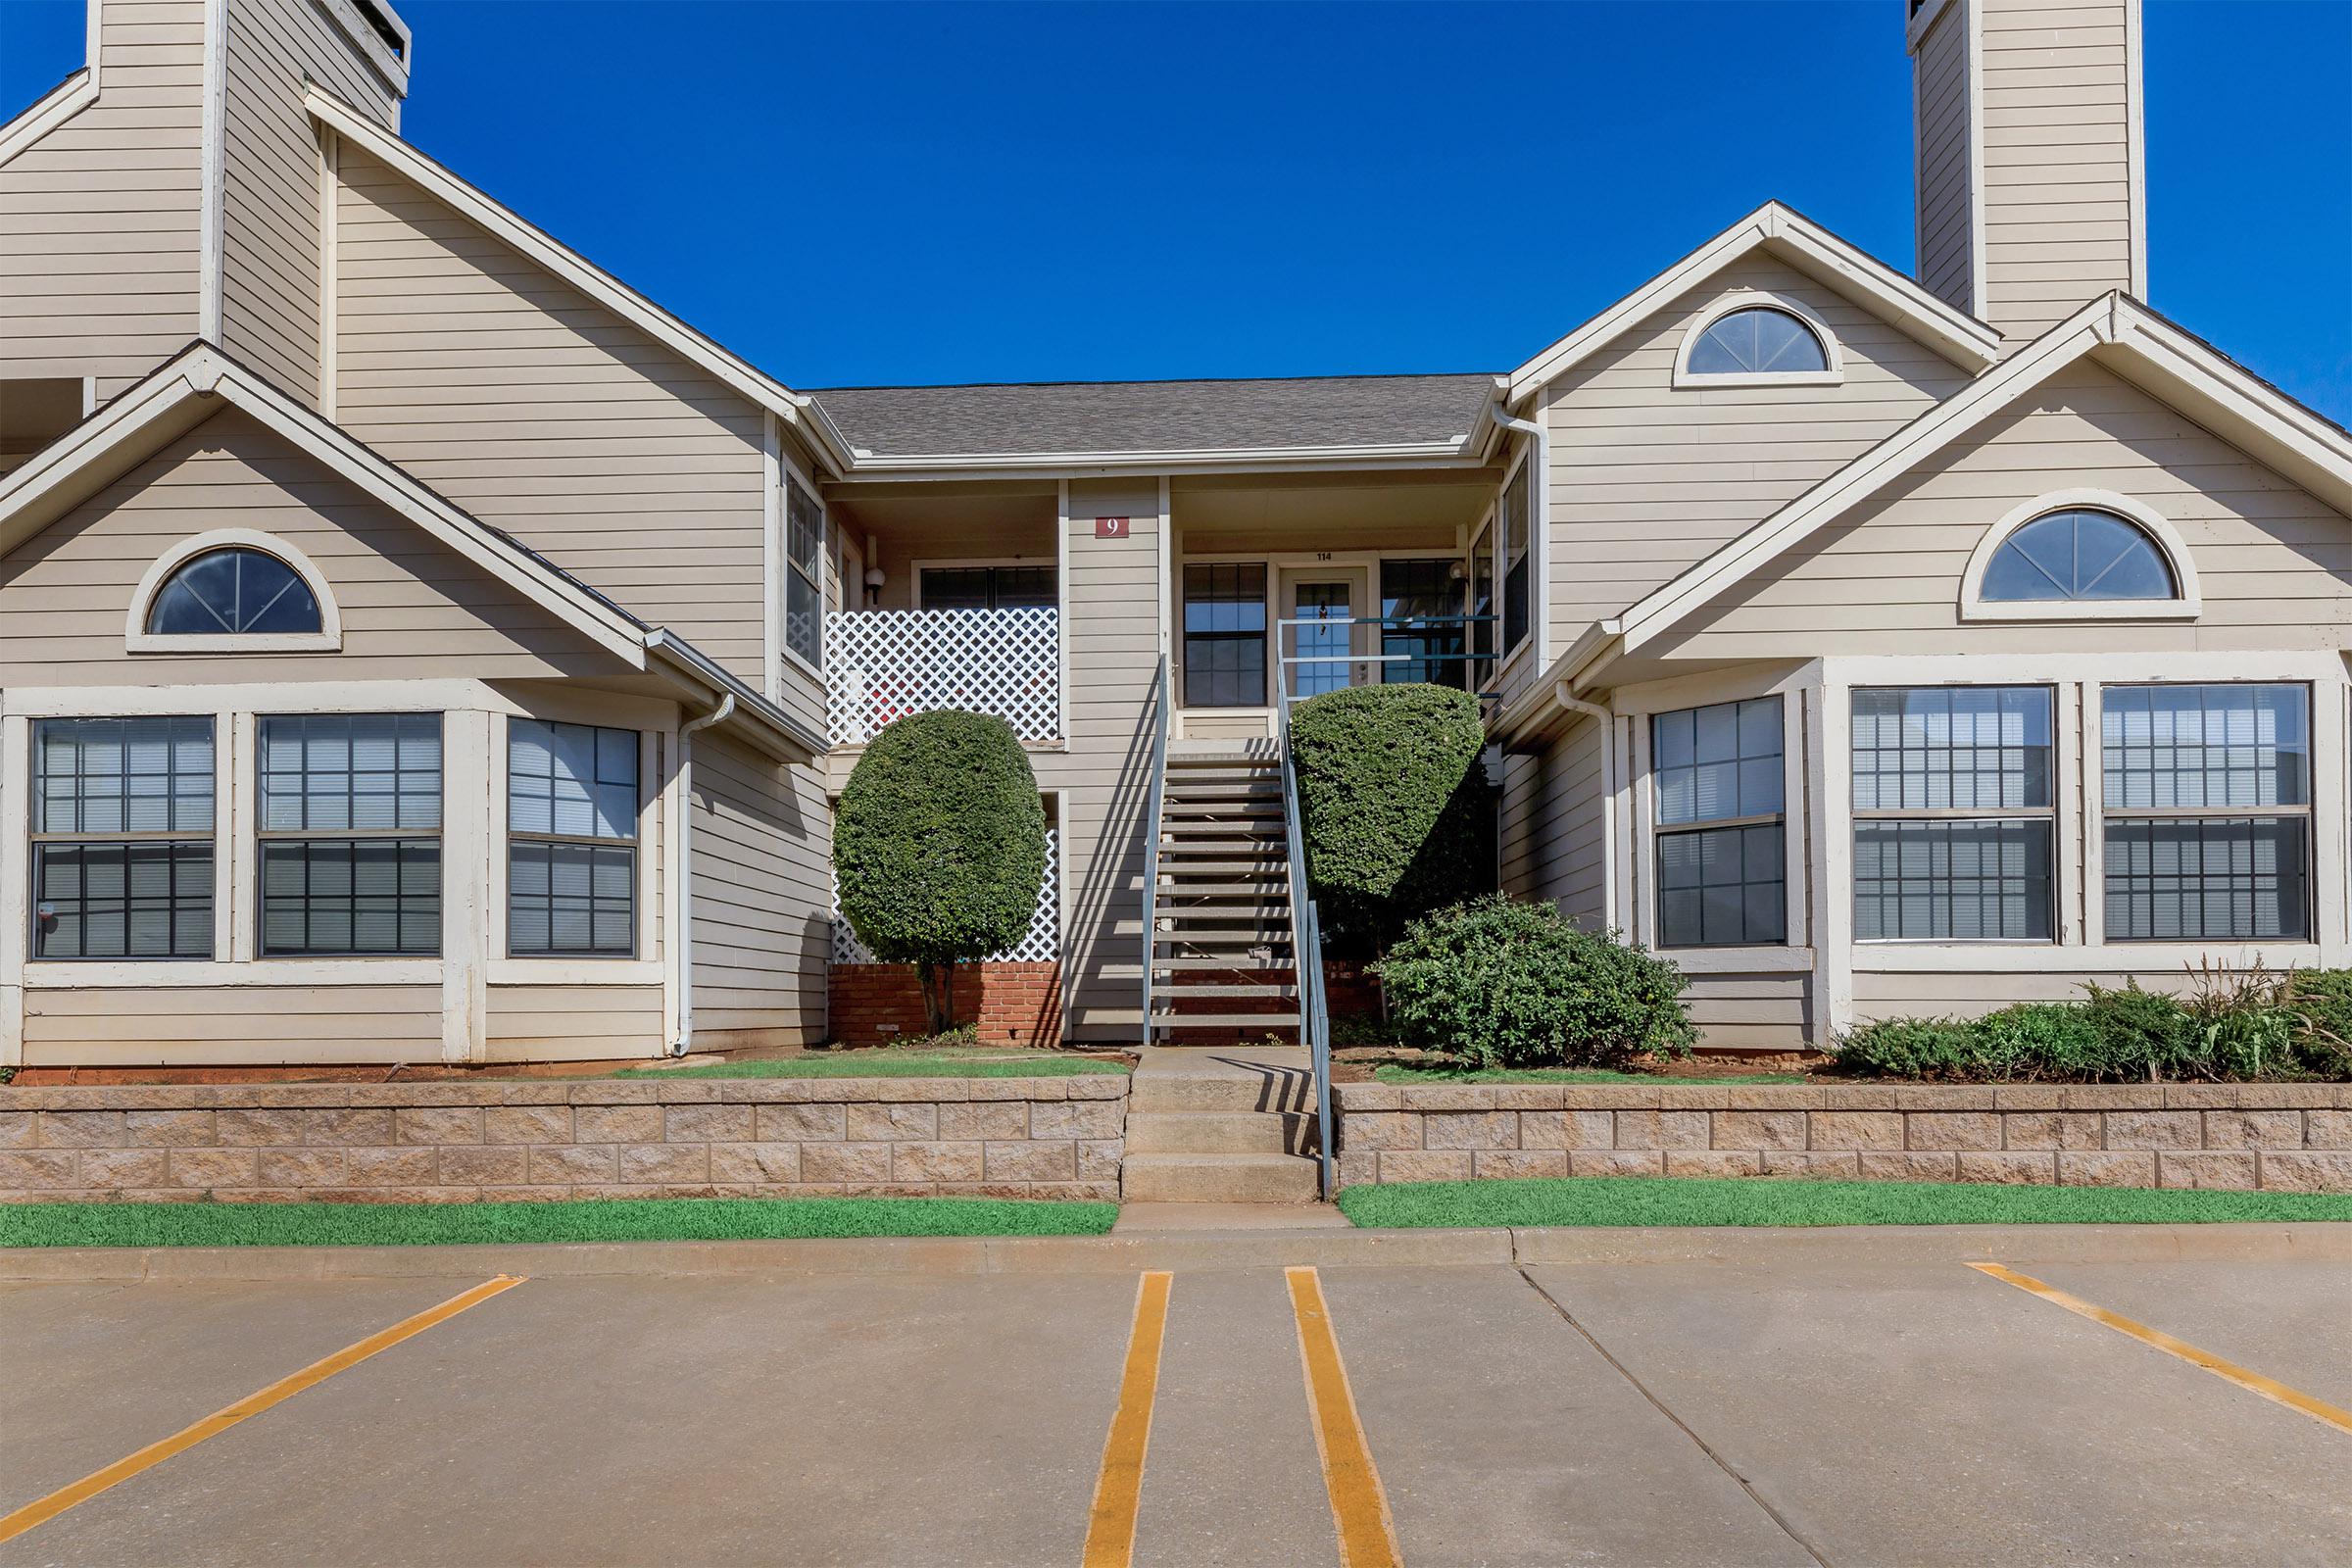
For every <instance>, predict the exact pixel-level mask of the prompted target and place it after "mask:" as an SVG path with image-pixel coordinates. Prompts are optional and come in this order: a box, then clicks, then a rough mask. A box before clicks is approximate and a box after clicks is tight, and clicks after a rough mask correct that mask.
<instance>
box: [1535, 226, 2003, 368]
mask: <svg viewBox="0 0 2352 1568" xmlns="http://www.w3.org/2000/svg"><path fill="white" fill-rule="evenodd" d="M1759 251H1760V252H1762V253H1764V254H1765V255H1768V256H1770V257H1772V258H1773V259H1774V260H1776V261H1780V262H1784V263H1786V264H1788V265H1789V266H1790V267H1793V268H1795V269H1796V270H1798V271H1800V272H1803V273H1804V274H1805V275H1807V276H1808V277H1812V278H1814V279H1815V280H1817V281H1819V282H1820V283H1822V284H1823V285H1825V286H1827V287H1829V288H1834V289H1836V290H1838V292H1839V293H1841V294H1845V295H1848V296H1851V297H1852V298H1853V299H1854V300H1855V301H1856V302H1857V303H1859V304H1861V305H1863V306H1864V307H1865V308H1867V309H1870V310H1872V311H1874V312H1875V313H1876V314H1878V315H1880V316H1883V317H1885V318H1886V319H1888V320H1891V321H1894V322H1896V323H1897V324H1899V325H1902V326H1904V327H1906V328H1908V329H1909V330H1910V331H1912V332H1914V333H1916V334H1917V335H1918V336H1920V337H1921V338H1924V339H1925V340H1927V341H1928V342H1929V343H1932V344H1934V345H1935V346H1936V348H1938V349H1940V350H1941V351H1942V352H1943V353H1945V354H1946V355H1949V356H1950V357H1951V358H1952V359H1953V360H1954V361H1956V362H1957V363H1959V364H1961V365H1964V366H1966V367H1967V368H1970V369H1971V370H1982V369H1984V368H1986V367H1987V366H1989V365H1991V364H1993V363H1994V362H1995V361H1997V360H1998V359H1999V358H2000V357H2001V335H2000V333H1998V332H1996V331H1994V330H1993V329H1992V328H1991V327H1989V326H1987V325H1985V323H1984V322H1983V321H1980V320H1978V319H1976V318H1975V317H1973V316H1969V315H1967V314H1965V313H1964V312H1961V311H1956V310H1954V309H1952V307H1950V306H1949V305H1946V304H1945V303H1944V302H1943V301H1941V300H1939V299H1937V298H1936V296H1935V295H1933V294H1931V293H1929V292H1928V291H1927V290H1926V289H1925V288H1923V287H1921V286H1920V285H1919V284H1918V283H1916V282H1914V281H1912V280H1911V279H1910V278H1908V277H1905V276H1904V275H1903V274H1902V273H1900V272H1898V271H1896V270H1894V269H1892V268H1890V267H1888V266H1887V264H1886V263H1884V262H1882V261H1880V260H1878V259H1877V258H1876V257H1874V256H1872V255H1870V254H1869V253H1868V252H1866V251H1860V250H1857V249H1855V248H1854V247H1853V246H1851V245H1848V244H1847V243H1846V242H1845V241H1843V240H1841V239H1839V238H1838V236H1837V235H1835V234H1833V233H1831V232H1830V231H1829V230H1828V229H1826V228H1824V227H1822V226H1821V225H1820V224H1819V223H1816V222H1814V221H1812V220H1811V219H1809V218H1806V217H1805V216H1804V215H1802V214H1801V213H1797V212H1794V211H1792V210H1791V209H1789V208H1787V207H1784V206H1782V205H1781V204H1780V203H1779V202H1766V203H1765V204H1764V205H1763V206H1761V207H1759V208H1757V209H1756V210H1755V211H1754V212H1752V213H1750V214H1748V215H1747V216H1746V217H1745V218H1742V219H1741V220H1740V221H1738V222H1737V223H1734V224H1733V225H1732V226H1731V227H1729V228H1727V229H1725V230H1724V231H1723V232H1722V233H1720V234H1718V235H1716V236H1715V237H1714V238H1713V239H1711V240H1708V241H1707V242H1706V243H1705V244H1704V245H1701V246H1700V247H1699V248H1698V249H1696V250H1694V251H1692V252H1691V254H1690V255H1688V256H1686V257H1684V258H1683V259H1682V260H1681V261H1679V262H1676V263H1675V264H1674V265H1673V266H1672V267H1669V268H1667V269H1666V270H1664V271H1663V272H1660V273H1659V274H1658V275H1657V276H1655V277H1653V278H1651V279H1650V280H1649V281H1648V282H1646V283H1644V284H1642V286H1641V287H1640V288H1638V289H1636V290H1634V291H1633V292H1632V293H1631V294H1628V295H1627V296H1625V298H1623V299H1621V300H1619V301H1618V302H1617V303H1616V304H1614V305H1612V306H1610V307H1609V308H1608V309H1607V310H1605V311H1602V312H1601V313H1600V314H1599V315H1598V316H1595V317H1593V319H1591V320H1589V321H1587V322H1585V323H1584V325H1582V326H1580V327H1578V328H1577V329H1576V330H1575V331H1573V332H1571V333H1569V334H1568V335H1567V336H1566V337H1564V338H1561V339H1560V340H1559V341H1558V342H1556V343H1554V344H1552V345H1551V347H1549V348H1547V349H1545V350H1544V352H1543V353H1541V354H1539V355H1537V356H1536V357H1535V358H1534V359H1532V360H1529V361H1528V362H1527V363H1526V364H1525V365H1522V366H1521V367H1519V368H1517V369H1516V370H1513V371H1512V372H1511V375H1510V388H1509V391H1508V392H1507V393H1506V394H1505V398H1506V400H1507V401H1508V402H1509V403H1510V405H1511V406H1512V407H1513V408H1516V407H1518V405H1519V403H1520V402H1521V400H1523V399H1524V398H1526V397H1527V396H1528V395H1529V394H1530V393H1533V392H1535V391H1536V390H1537V389H1539V388H1541V387H1543V386H1544V385H1545V384H1547V383H1548V382H1550V381H1553V380H1555V379H1557V378H1558V377H1559V376H1561V375H1563V374H1565V373H1566V372H1567V371H1569V370H1571V369H1573V368H1576V367H1577V366H1578V365H1579V364H1581V363H1583V362H1584V361H1585V360H1586V359H1588V358H1590V357H1591V356H1592V355H1593V354H1596V353H1598V352H1599V351H1600V350H1601V349H1603V348H1605V347H1607V346H1608V345H1609V344H1610V343H1611V342H1613V341H1614V340H1615V339H1616V338H1617V337H1618V336H1619V334H1621V333H1623V332H1626V331H1628V330H1630V329H1631V328H1633V327H1635V326H1637V325H1639V324H1640V323H1641V322H1642V320H1644V319H1647V318H1648V317H1649V316H1650V315H1651V314H1652V313H1653V312H1655V311H1658V310H1660V309H1663V308H1664V307H1665V306H1667V305H1670V304H1672V303H1673V302H1674V301H1675V300H1676V299H1678V298H1679V297H1681V296H1682V295H1684V294H1686V293H1688V292H1690V291H1691V289H1693V288H1696V287H1698V286H1699V285H1700V284H1701V283H1703V282H1705V281H1706V280H1707V279H1708V278H1709V277H1712V276H1713V275H1714V274H1716V273H1717V272H1720V271H1722V270H1724V269H1725V268H1727V267H1729V266H1731V265H1732V264H1733V263H1735V262H1738V261H1740V260H1741V259H1742V258H1744V257H1747V256H1750V255H1753V254H1755V253H1757V252H1759Z"/></svg>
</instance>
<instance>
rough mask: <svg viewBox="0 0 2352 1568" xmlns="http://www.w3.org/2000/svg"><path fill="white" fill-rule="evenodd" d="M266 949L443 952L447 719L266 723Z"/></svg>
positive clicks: (277, 952) (375, 717)
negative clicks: (444, 726) (444, 727)
mask: <svg viewBox="0 0 2352 1568" xmlns="http://www.w3.org/2000/svg"><path fill="white" fill-rule="evenodd" d="M259 741H260V750H261V757H260V764H259V766H260V775H261V797H262V799H261V841H262V899H261V906H262V907H261V938H262V953H263V955H264V956H268V957H284V956H295V957H310V956H368V955H404V956H429V955H432V954H436V953H439V952H440V951H441V844H440V840H439V837H438V833H439V829H440V826H441V715H439V714H438V713H304V714H298V715H286V716H277V717H265V718H263V719H262V720H261V722H260V725H259Z"/></svg>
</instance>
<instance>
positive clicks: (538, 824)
mask: <svg viewBox="0 0 2352 1568" xmlns="http://www.w3.org/2000/svg"><path fill="white" fill-rule="evenodd" d="M637 754H638V738H637V732H636V731H634V730H625V729H604V728H597V727H592V726H590V725H587V724H551V723H546V722H544V721H542V720H539V719H527V718H517V719H514V720H512V721H510V722H509V724H508V725H507V836H508V845H507V951H508V953H509V954H511V955H513V956H516V957H544V956H598V957H628V956H631V955H632V954H634V953H635V952H636V945H637V921H636V890H637V807H638V784H637V779H638V768H637Z"/></svg>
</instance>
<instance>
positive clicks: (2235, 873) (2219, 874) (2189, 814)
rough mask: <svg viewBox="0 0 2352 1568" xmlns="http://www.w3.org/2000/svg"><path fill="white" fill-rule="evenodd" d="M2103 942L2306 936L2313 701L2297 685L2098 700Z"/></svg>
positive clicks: (2124, 694)
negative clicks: (2101, 804)
mask: <svg viewBox="0 0 2352 1568" xmlns="http://www.w3.org/2000/svg"><path fill="white" fill-rule="evenodd" d="M2099 698H2100V704H2099V750H2100V772H2101V775H2102V777H2101V799H2102V803H2103V805H2104V808H2105V823H2104V826H2105V854H2104V860H2105V873H2106V874H2105V881H2106V888H2105V894H2106V903H2105V908H2106V934H2107V939H2108V940H2109V941H2111V942H2165V941H2176V942H2193V941H2223V940H2227V941H2239V942H2256V941H2291V942H2299V941H2304V940H2307V939H2308V938H2309V937H2310V935H2311V693H2310V690H2309V688H2307V687H2304V686H2300V685H2194V686H2109V687H2106V688H2104V689H2103V690H2102V691H2101V692H2100V694H2099Z"/></svg>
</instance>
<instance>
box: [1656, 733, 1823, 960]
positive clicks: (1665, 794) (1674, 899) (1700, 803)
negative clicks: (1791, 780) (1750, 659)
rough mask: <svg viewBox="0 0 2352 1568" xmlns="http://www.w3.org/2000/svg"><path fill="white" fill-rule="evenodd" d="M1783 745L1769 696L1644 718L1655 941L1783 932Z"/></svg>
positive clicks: (1686, 943) (1768, 938)
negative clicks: (1652, 806) (1652, 821)
mask: <svg viewBox="0 0 2352 1568" xmlns="http://www.w3.org/2000/svg"><path fill="white" fill-rule="evenodd" d="M1782 750H1783V746H1782V739H1781V700H1780V699H1779V698H1778V697H1758V698H1752V699H1750V700H1749V701H1746V702H1743V703H1716V704H1713V705H1711V706H1709V707H1706V708H1687V709H1684V710H1682V711H1680V712H1674V713H1659V714H1657V715H1656V716H1655V717H1653V718H1652V719H1651V720H1650V753H1649V756H1650V785H1651V792H1652V794H1653V796H1654V797H1655V801H1656V812H1655V816H1656V830H1657V855H1658V938H1657V940H1658V945H1659V946H1660V947H1667V948H1713V947H1736V946H1741V945H1756V944H1773V943H1781V942H1786V941H1787V940H1788V938H1789V872H1788V845H1787V841H1786V837H1785V834H1786V828H1785V826H1784V821H1783V815H1782V812H1783V794H1784V791H1783V789H1782V777H1781V768H1782Z"/></svg>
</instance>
